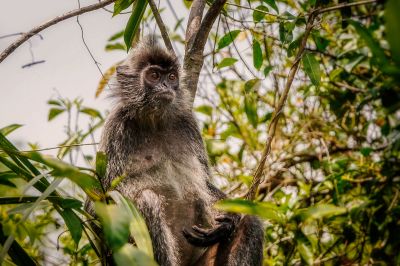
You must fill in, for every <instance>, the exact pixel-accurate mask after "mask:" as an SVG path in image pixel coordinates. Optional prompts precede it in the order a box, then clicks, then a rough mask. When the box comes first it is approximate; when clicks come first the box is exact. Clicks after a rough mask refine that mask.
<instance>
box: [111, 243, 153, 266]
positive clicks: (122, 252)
mask: <svg viewBox="0 0 400 266" xmlns="http://www.w3.org/2000/svg"><path fill="white" fill-rule="evenodd" d="M113 258H114V261H115V262H116V264H117V265H118V266H126V265H131V266H157V265H158V264H157V263H156V262H155V261H154V260H152V259H151V258H150V257H149V256H148V255H147V254H146V253H144V252H143V251H141V250H139V249H137V248H134V247H133V246H132V245H130V244H125V245H124V246H122V247H121V248H120V249H118V250H117V251H116V252H114V253H113Z"/></svg>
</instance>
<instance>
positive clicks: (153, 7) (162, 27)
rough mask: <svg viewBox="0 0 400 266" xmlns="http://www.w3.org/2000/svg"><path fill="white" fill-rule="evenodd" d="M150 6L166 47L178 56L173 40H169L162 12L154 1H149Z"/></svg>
mask: <svg viewBox="0 0 400 266" xmlns="http://www.w3.org/2000/svg"><path fill="white" fill-rule="evenodd" d="M148 2H149V6H150V8H151V11H152V12H153V15H154V18H155V19H156V22H157V25H158V28H159V29H160V32H161V36H162V38H163V40H164V43H165V46H166V47H167V49H168V50H169V51H170V52H171V53H172V54H173V55H175V56H176V54H175V51H174V48H173V47H172V43H171V40H170V39H169V36H168V32H167V28H166V27H165V24H164V22H163V20H162V18H161V16H160V12H158V9H157V6H156V4H155V3H154V0H148Z"/></svg>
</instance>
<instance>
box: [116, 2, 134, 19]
mask: <svg viewBox="0 0 400 266" xmlns="http://www.w3.org/2000/svg"><path fill="white" fill-rule="evenodd" d="M133 1H134V0H117V1H115V3H114V13H113V17H114V16H116V15H118V14H119V13H121V12H122V11H123V10H125V9H127V8H128V7H129V6H130V5H131V4H132V2H133Z"/></svg>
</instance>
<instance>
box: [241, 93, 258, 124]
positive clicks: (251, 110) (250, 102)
mask: <svg viewBox="0 0 400 266" xmlns="http://www.w3.org/2000/svg"><path fill="white" fill-rule="evenodd" d="M244 111H245V113H246V116H247V119H248V120H249V122H250V124H251V125H252V126H253V127H254V128H257V125H258V115H257V101H256V100H255V99H254V97H251V96H249V95H246V97H245V99H244Z"/></svg>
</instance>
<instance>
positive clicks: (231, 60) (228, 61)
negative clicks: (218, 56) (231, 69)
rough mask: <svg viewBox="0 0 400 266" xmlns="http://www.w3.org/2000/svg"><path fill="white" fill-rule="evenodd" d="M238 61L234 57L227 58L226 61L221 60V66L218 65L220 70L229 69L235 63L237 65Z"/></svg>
mask: <svg viewBox="0 0 400 266" xmlns="http://www.w3.org/2000/svg"><path fill="white" fill-rule="evenodd" d="M237 61H238V60H237V59H236V58H232V57H225V58H224V59H222V60H221V62H219V64H218V65H217V68H218V69H221V68H224V67H228V66H231V65H233V64H234V63H236V62H237Z"/></svg>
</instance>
